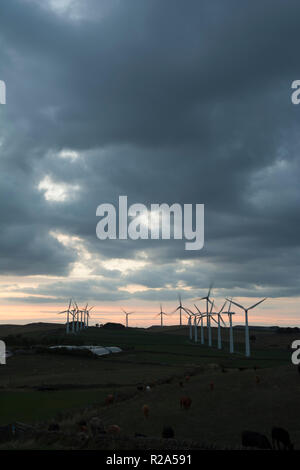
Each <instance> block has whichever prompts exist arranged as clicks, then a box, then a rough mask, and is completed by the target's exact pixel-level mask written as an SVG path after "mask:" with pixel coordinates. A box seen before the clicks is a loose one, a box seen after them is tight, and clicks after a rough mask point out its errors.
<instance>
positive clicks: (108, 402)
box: [105, 394, 114, 406]
mask: <svg viewBox="0 0 300 470" xmlns="http://www.w3.org/2000/svg"><path fill="white" fill-rule="evenodd" d="M113 402H114V396H113V395H112V394H110V395H107V397H106V398H105V404H106V406H109V405H112V404H113Z"/></svg>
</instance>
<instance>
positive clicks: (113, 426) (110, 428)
mask: <svg viewBox="0 0 300 470" xmlns="http://www.w3.org/2000/svg"><path fill="white" fill-rule="evenodd" d="M107 432H108V434H114V435H118V434H120V432H121V428H120V426H118V425H117V424H111V425H110V426H108V428H107Z"/></svg>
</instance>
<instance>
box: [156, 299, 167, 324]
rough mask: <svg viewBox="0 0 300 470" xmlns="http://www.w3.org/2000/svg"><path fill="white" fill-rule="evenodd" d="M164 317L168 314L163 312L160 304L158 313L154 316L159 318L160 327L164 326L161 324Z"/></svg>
mask: <svg viewBox="0 0 300 470" xmlns="http://www.w3.org/2000/svg"><path fill="white" fill-rule="evenodd" d="M164 315H168V314H167V313H165V312H163V310H162V305H161V304H160V312H159V313H158V314H157V315H156V316H157V317H159V316H160V326H164V322H163V316H164Z"/></svg>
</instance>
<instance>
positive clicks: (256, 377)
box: [255, 375, 260, 384]
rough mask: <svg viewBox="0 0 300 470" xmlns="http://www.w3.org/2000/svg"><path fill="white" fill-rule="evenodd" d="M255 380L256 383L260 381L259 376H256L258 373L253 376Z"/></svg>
mask: <svg viewBox="0 0 300 470" xmlns="http://www.w3.org/2000/svg"><path fill="white" fill-rule="evenodd" d="M255 382H256V383H257V384H259V383H260V378H259V377H258V375H256V376H255Z"/></svg>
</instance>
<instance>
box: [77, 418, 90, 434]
mask: <svg viewBox="0 0 300 470" xmlns="http://www.w3.org/2000/svg"><path fill="white" fill-rule="evenodd" d="M77 425H78V426H79V429H80V432H82V433H88V427H87V422H86V421H84V420H81V421H79V422H78V423H77Z"/></svg>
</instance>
